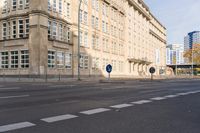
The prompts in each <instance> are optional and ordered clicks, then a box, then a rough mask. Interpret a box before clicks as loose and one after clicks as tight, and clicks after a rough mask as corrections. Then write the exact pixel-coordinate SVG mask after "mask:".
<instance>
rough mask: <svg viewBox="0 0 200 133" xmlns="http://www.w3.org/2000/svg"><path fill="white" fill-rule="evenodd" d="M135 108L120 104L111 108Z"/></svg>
mask: <svg viewBox="0 0 200 133" xmlns="http://www.w3.org/2000/svg"><path fill="white" fill-rule="evenodd" d="M130 106H133V105H132V104H118V105H113V106H110V107H111V108H117V109H121V108H126V107H130Z"/></svg>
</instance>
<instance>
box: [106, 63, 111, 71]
mask: <svg viewBox="0 0 200 133" xmlns="http://www.w3.org/2000/svg"><path fill="white" fill-rule="evenodd" d="M106 71H107V72H108V73H111V72H112V66H111V65H110V64H108V65H107V66H106Z"/></svg>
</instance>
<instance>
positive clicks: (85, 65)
mask: <svg viewBox="0 0 200 133" xmlns="http://www.w3.org/2000/svg"><path fill="white" fill-rule="evenodd" d="M84 68H85V69H88V68H89V57H88V56H85V57H84Z"/></svg>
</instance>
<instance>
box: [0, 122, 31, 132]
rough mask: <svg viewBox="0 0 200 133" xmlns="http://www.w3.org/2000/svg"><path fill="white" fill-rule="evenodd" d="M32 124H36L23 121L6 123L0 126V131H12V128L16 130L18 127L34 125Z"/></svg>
mask: <svg viewBox="0 0 200 133" xmlns="http://www.w3.org/2000/svg"><path fill="white" fill-rule="evenodd" d="M32 126H35V124H33V123H30V122H21V123H14V124H9V125H4V126H0V133H2V132H7V131H12V130H16V129H22V128H26V127H32Z"/></svg>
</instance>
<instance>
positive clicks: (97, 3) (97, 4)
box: [96, 0, 99, 11]
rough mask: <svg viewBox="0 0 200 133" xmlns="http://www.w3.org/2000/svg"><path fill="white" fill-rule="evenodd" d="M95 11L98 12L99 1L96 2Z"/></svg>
mask: <svg viewBox="0 0 200 133" xmlns="http://www.w3.org/2000/svg"><path fill="white" fill-rule="evenodd" d="M96 11H99V0H96Z"/></svg>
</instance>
